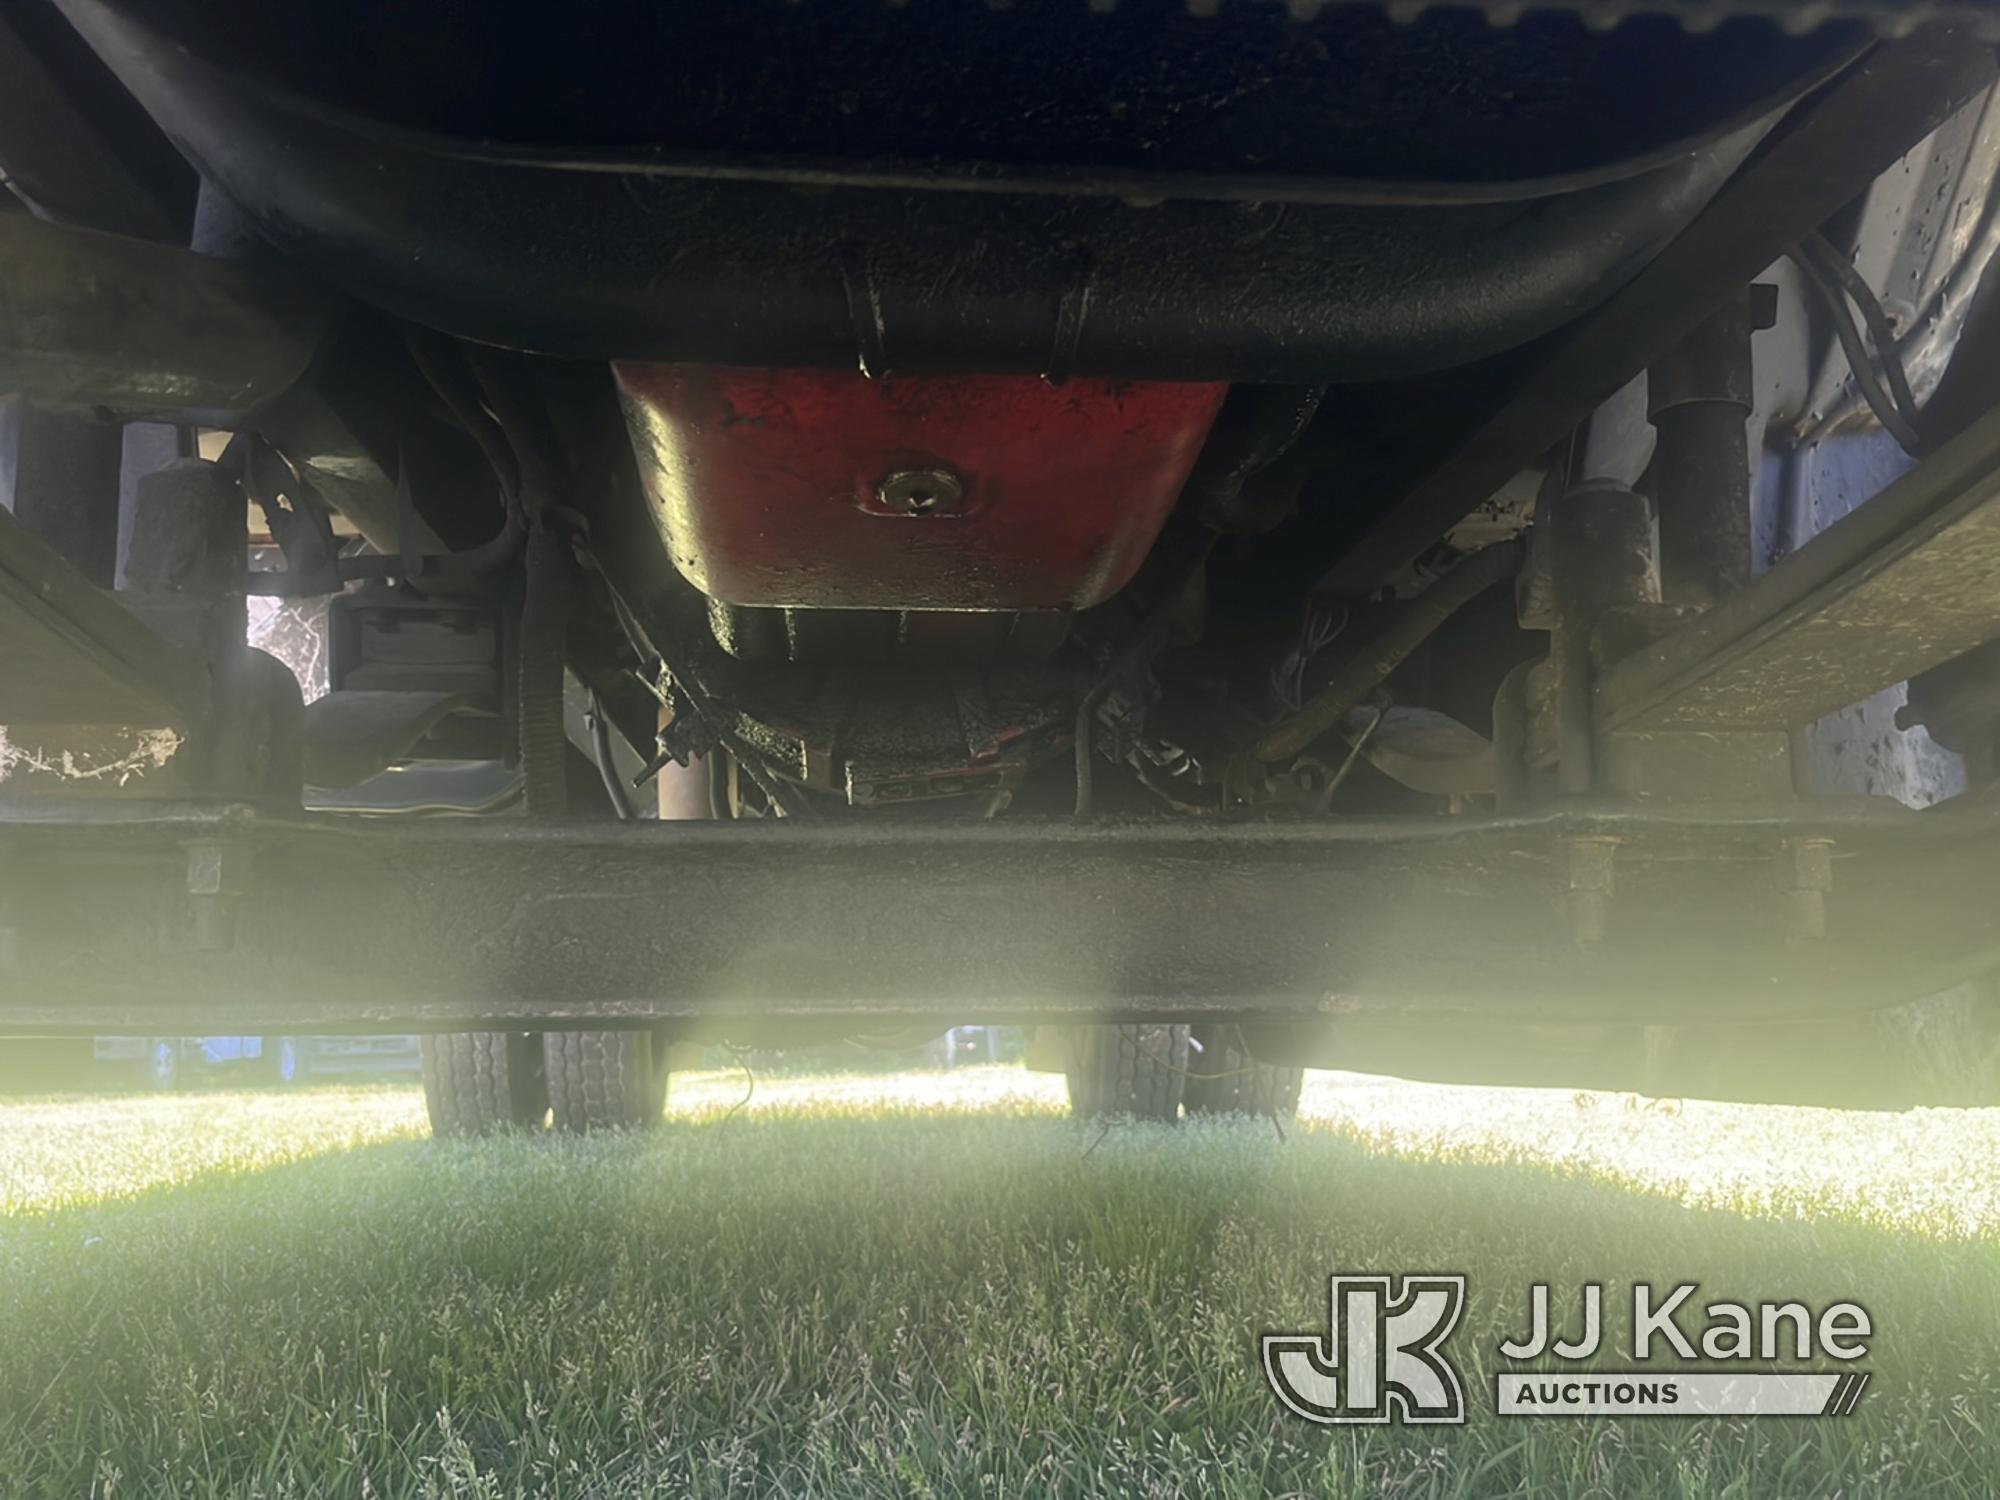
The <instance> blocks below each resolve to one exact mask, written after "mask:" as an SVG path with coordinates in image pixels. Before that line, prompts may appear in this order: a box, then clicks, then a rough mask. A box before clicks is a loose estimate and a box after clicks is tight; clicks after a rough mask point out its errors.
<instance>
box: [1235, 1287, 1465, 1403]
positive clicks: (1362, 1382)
mask: <svg viewBox="0 0 2000 1500" xmlns="http://www.w3.org/2000/svg"><path fill="white" fill-rule="evenodd" d="M1397 1279H1398V1278H1393V1277H1389V1276H1336V1277H1334V1278H1333V1280H1332V1286H1331V1290H1332V1293H1333V1316H1332V1324H1331V1326H1330V1328H1329V1329H1328V1331H1327V1332H1326V1333H1325V1334H1323V1335H1319V1336H1313V1335H1309V1334H1287V1333H1267V1334H1265V1335H1264V1339H1263V1353H1264V1378H1265V1379H1266V1380H1268V1381H1270V1382H1271V1389H1272V1390H1274V1391H1276V1392H1277V1393H1278V1399H1279V1400H1280V1401H1282V1402H1284V1403H1285V1405H1286V1407H1287V1408H1288V1409H1290V1410H1291V1411H1294V1412H1297V1413H1298V1414H1299V1415H1300V1416H1302V1417H1304V1418H1305V1419H1306V1420H1307V1421H1308V1422H1326V1423H1334V1422H1450V1423H1462V1422H1464V1421H1465V1390H1464V1387H1462V1386H1461V1385H1460V1384H1459V1380H1458V1371H1456V1370H1454V1369H1453V1368H1452V1367H1451V1362H1450V1361H1449V1360H1447V1359H1446V1358H1445V1357H1444V1355H1442V1354H1441V1353H1439V1352H1438V1350H1439V1346H1440V1345H1442V1344H1443V1343H1444V1341H1445V1340H1446V1339H1447V1338H1448V1337H1450V1335H1451V1331H1452V1329H1454V1328H1456V1327H1457V1326H1458V1320H1459V1318H1460V1316H1461V1315H1463V1313H1464V1312H1465V1278H1464V1277H1463V1276H1404V1277H1401V1278H1400V1281H1401V1289H1400V1291H1399V1290H1398V1289H1397V1286H1396V1281H1397Z"/></svg>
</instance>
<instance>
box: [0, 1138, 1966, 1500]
mask: <svg viewBox="0 0 2000 1500" xmlns="http://www.w3.org/2000/svg"><path fill="white" fill-rule="evenodd" d="M1095 1134H1096V1132H1095V1131H1094V1130H1090V1129H1086V1128H1080V1127H1075V1126H1071V1125H1068V1124H1067V1123H1064V1122H1059V1121H1054V1120H1050V1119H1048V1118H1046V1117H1045V1116H1042V1117H1036V1116H1034V1115H1032V1114H1025V1113H1024V1114H1019V1115H1014V1116H1004V1115H1003V1116H982V1115H977V1114H947V1115H944V1116H940V1117H937V1118H931V1119H925V1118H912V1117H903V1118H890V1119H884V1118H878V1117H873V1116H870V1115H867V1114H861V1113H852V1114H834V1115H830V1116H819V1117H814V1116H811V1115H809V1114H806V1113H804V1112H799V1113H794V1112H790V1111H777V1112H772V1113H768V1114H746V1115H743V1116H740V1117H737V1118H735V1119H732V1120H730V1121H729V1122H728V1123H726V1124H721V1123H717V1122H715V1121H712V1120H711V1121H706V1122H699V1123H697V1122H690V1121H687V1120H674V1121H670V1122H669V1123H668V1125H667V1126H666V1127H665V1128H664V1129H663V1130H661V1131H659V1132H657V1133H656V1134H653V1135H649V1136H639V1137H633V1136H628V1137H598V1138H590V1139H569V1138H561V1137H537V1138H525V1137H522V1138H510V1139H501V1140H495V1141H490V1142H475V1143H434V1142H429V1141H421V1140H407V1141H396V1142H389V1143H384V1144H380V1145H374V1146H366V1147H361V1148H358V1149H355V1150H351V1151H347V1152H341V1153H337V1154H330V1155H325V1156H320V1157H315V1158H312V1159H309V1160H304V1161H298V1162H294V1163H290V1164H286V1165H281V1166H274V1167H270V1168H267V1169H263V1170H255V1171H247V1172H238V1173H229V1172H217V1173H213V1174H210V1175H207V1176H204V1177H202V1178H200V1179H199V1180H196V1181H194V1182H191V1183H188V1184H186V1185H184V1186H179V1187H172V1188H157V1189H153V1190H149V1191H145V1192H142V1193H140V1194H138V1195H136V1196H133V1197H131V1198H128V1199H125V1200H122V1201H118V1202H107V1203H103V1204H97V1205H92V1206H86V1207H78V1208H70V1209H64V1210H61V1211H58V1212H53V1213H49V1214H46V1215H42V1216H38V1217H31V1218H22V1219H17V1220H16V1221H14V1222H11V1223H9V1224H7V1225H5V1226H4V1227H0V1264H4V1265H5V1266H6V1267H7V1268H8V1272H9V1282H10V1293H11V1295H10V1297H9V1299H8V1300H7V1301H6V1303H5V1304H4V1305H0V1348H5V1349H6V1350H7V1352H8V1358H7V1359H6V1360H5V1361H4V1362H0V1492H4V1493H6V1494H8V1495H10V1496H12V1495H16V1494H24V1495H25V1494H31V1493H50V1494H55V1493H63V1494H79V1493H86V1492H88V1489H89V1486H90V1485H91V1484H92V1483H93V1482H95V1481H96V1479H97V1478H98V1477H100V1476H99V1474H98V1471H99V1470H101V1469H102V1467H103V1466H104V1465H105V1464H109V1465H111V1466H112V1467H115V1468H117V1469H119V1470H120V1471H121V1472H123V1473H124V1474H126V1475H127V1476H130V1475H133V1474H137V1473H141V1472H145V1473H154V1472H163V1473H177V1474H180V1475H182V1476H183V1477H185V1478H186V1479H187V1481H188V1487H189V1488H190V1489H191V1490H193V1492H195V1493H238V1492H243V1493H248V1492H251V1491H253V1490H255V1489H257V1488H259V1487H262V1488H263V1489H265V1490H267V1491H276V1490H279V1489H281V1488H282V1486H281V1485H280V1484H279V1481H280V1480H285V1481H287V1482H293V1483H295V1484H301V1485H302V1492H303V1493H309V1494H314V1495H318V1494H334V1493H355V1494H359V1493H362V1487H361V1478H362V1476H366V1479H367V1485H368V1492H369V1493H372V1494H375V1495H391V1494H399V1493H418V1492H420V1491H421V1489H422V1487H423V1485H425V1484H430V1485H432V1487H433V1488H440V1489H443V1490H446V1491H450V1490H452V1489H454V1488H456V1489H459V1490H464V1491H466V1492H472V1493H477V1492H479V1491H478V1488H477V1484H478V1483H481V1482H490V1484H491V1487H492V1488H491V1492H492V1493H496V1494H513V1493H528V1494H535V1493H555V1492H567V1493H590V1494H623V1493H634V1494H637V1493H647V1492H649V1491H650V1489H651V1488H652V1487H653V1486H655V1485H660V1486H665V1485H667V1484H668V1482H669V1480H672V1482H673V1487H672V1492H673V1493H677V1494H682V1493H691V1494H704V1493H717V1494H723V1493H732V1492H735V1493H757V1492H766V1491H769V1490H771V1489H774V1488H789V1489H792V1490H794V1491H810V1492H813V1493H822V1494H824V1493H869V1494H879V1493H890V1492H921V1491H925V1490H929V1491H932V1492H938V1493H958V1492H964V1493H980V1492H983V1493H993V1492H995V1490H996V1489H997V1490H998V1491H999V1492H1002V1493H1022V1492H1030V1493H1066V1494H1067V1493H1078V1494H1085V1493H1107V1494H1130V1493H1137V1492H1142V1491H1147V1490H1151V1491H1154V1492H1158V1493H1214V1494H1245V1495H1248V1494H1262V1493H1266V1492H1267V1491H1271V1490H1276V1491H1282V1490H1284V1489H1286V1488H1292V1489H1298V1490H1310V1491H1312V1492H1315V1493H1319V1492H1328V1493H1346V1492H1353V1493H1362V1492H1374V1491H1376V1490H1380V1489H1384V1488H1387V1489H1393V1490H1397V1491H1399V1492H1404V1493H1438V1494H1489V1493H1505V1492H1508V1491H1510V1490H1511V1491H1520V1492H1532V1493H1584V1492H1588V1491H1593V1490H1594V1491H1595V1492H1598V1493H1614V1494H1618V1495H1621V1496H1622V1495H1647V1494H1683V1493H1690V1492H1693V1493H1709V1492H1713V1491H1715V1490H1718V1489H1722V1488H1724V1487H1726V1486H1727V1485H1730V1484H1739V1485H1746V1486H1747V1492H1748V1493H1756V1494H1793V1493H1797V1494H1806V1493H1823V1492H1829V1491H1831V1490H1835V1489H1842V1488H1844V1489H1846V1490H1847V1491H1848V1492H1854V1491H1856V1490H1867V1489H1871V1488H1877V1487H1881V1486H1884V1485H1891V1484H1893V1487H1894V1488H1896V1489H1897V1490H1899V1491H1900V1492H1904V1493H1915V1492H1918V1491H1919V1490H1922V1489H1926V1488H1928V1489H1929V1490H1930V1491H1932V1492H1937V1493H1953V1494H1957V1493H1963V1494H1982V1495H1983V1494H1990V1493H1993V1492H1994V1491H1995V1489H1996V1488H2000V1483H1996V1481H2000V1471H1996V1469H1995V1467H1994V1466H1995V1462H1996V1461H1995V1459H1994V1458H1993V1456H1992V1452H1993V1450H1992V1446H1991V1444H1990V1443H1989V1442H1987V1441H1985V1440H1984V1438H1983V1437H1982V1432H1981V1426H1980V1424H1981V1423H1982V1422H1983V1421H1984V1420H1985V1418H1984V1416H1983V1415H1982V1414H1983V1413H1985V1412H1988V1411H1991V1410H1992V1409H1993V1408H1994V1405H1995V1400H1994V1398H1995V1395H1996V1392H1995V1390H1994V1389H1993V1375H1992V1372H1993V1371H1995V1370H1996V1369H2000V1305H1996V1299H2000V1275H1996V1270H2000V1262H1996V1251H1995V1249H1994V1247H1992V1246H1991V1245H1989V1244H1983V1243H1974V1242H1967V1243H1938V1242H1934V1241H1928V1240H1924V1239H1922V1238H1919V1237H1917V1236H1914V1235H1910V1234H1904V1233H1897V1232H1893V1231H1890V1230H1885V1229H1883V1228H1880V1227H1875V1226H1871V1225H1868V1224H1866V1223H1856V1222H1853V1221H1850V1220H1844V1219H1841V1218H1839V1217H1837V1216H1836V1217H1828V1218H1825V1219H1820V1220H1796V1219H1794V1220H1773V1219H1769V1218H1761V1217H1758V1216H1756V1215H1755V1214H1754V1213H1749V1214H1746V1213H1732V1212H1727V1211H1722V1210H1716V1209H1710V1210H1702V1211H1696V1210H1690V1209H1687V1208H1684V1207H1682V1206H1680V1205H1678V1204H1676V1203H1673V1202H1670V1201H1665V1200H1663V1199H1661V1198H1658V1197H1651V1196H1645V1195H1640V1194H1635V1193H1632V1192H1630V1191H1628V1190H1625V1189H1623V1188H1620V1187H1618V1186H1616V1185H1608V1184H1606V1183H1604V1182H1602V1181H1600V1180H1597V1179H1594V1178H1592V1177H1590V1176H1589V1175H1588V1174H1586V1173H1582V1172H1574V1171H1572V1172H1564V1171H1552V1170H1549V1169H1546V1168H1534V1167H1527V1166H1493V1165H1458V1164H1452V1163H1439V1162H1411V1161H1402V1160H1397V1159H1395V1158H1393V1157H1388V1156H1383V1155H1380V1154H1375V1153H1373V1152H1370V1151H1367V1150H1364V1149H1362V1148H1361V1147H1359V1146H1357V1145H1356V1144H1355V1143H1353V1142H1352V1141H1349V1140H1347V1139H1344V1138H1343V1137H1341V1136H1339V1135H1337V1134H1334V1133H1331V1132H1327V1131H1320V1130H1314V1131H1304V1132H1296V1133H1295V1134H1294V1135H1293V1137H1292V1139H1291V1140H1290V1141H1289V1142H1288V1143H1285V1144H1282V1145H1281V1144H1279V1143H1278V1142H1277V1141H1276V1140H1275V1139H1274V1138H1273V1137H1272V1135H1271V1133H1270V1131H1269V1128H1268V1126H1266V1125H1263V1124H1261V1123H1257V1122H1252V1123H1250V1124H1246V1125H1238V1126H1219V1127H1206V1126H1204V1127H1190V1128H1183V1129H1181V1130H1179V1131H1169V1130H1163V1129H1158V1128H1147V1127H1139V1126H1126V1127H1121V1128H1119V1129H1116V1130H1113V1131H1112V1132H1110V1133H1109V1135H1107V1136H1106V1137H1105V1138H1104V1140H1103V1141H1102V1143H1101V1144H1100V1145H1098V1146H1097V1148H1096V1149H1095V1150H1094V1151H1093V1152H1091V1153H1090V1154H1089V1155H1088V1156H1087V1157H1086V1155H1085V1151H1086V1148H1087V1147H1089V1146H1090V1144H1091V1142H1092V1140H1093V1139H1094V1137H1095ZM1336 1270H1339V1271H1364V1270H1366V1271H1463V1272H1465V1273H1466V1274H1467V1275H1468V1276H1469V1277H1470V1278H1471V1299H1470V1302H1471V1305H1470V1309H1469V1312H1468V1316H1467V1319H1466V1321H1465V1323H1464V1325H1463V1326H1462V1327H1461V1328H1460V1330H1459V1331H1458V1333H1457V1334H1455V1335H1454V1338H1453V1342H1452V1351H1453V1353H1454V1356H1455V1357H1456V1358H1457V1359H1458V1360H1459V1362H1460V1363H1461V1366H1462V1367H1463V1368H1464V1370H1465V1373H1466V1375H1467V1378H1468V1386H1469V1389H1470V1390H1471V1392H1472V1393H1473V1396H1474V1401H1475V1410H1474V1416H1473V1422H1472V1425H1471V1426H1469V1427H1467V1428H1465V1429H1461V1430H1452V1431H1440V1430H1436V1429H1428V1430H1421V1431H1397V1430H1371V1431H1368V1432H1354V1431H1345V1432H1341V1433H1338V1434H1328V1433H1326V1432H1324V1431H1321V1430H1318V1429H1314V1428H1311V1427H1309V1426H1307V1425H1306V1424H1303V1423H1300V1422H1297V1421H1295V1420H1294V1419H1291V1418H1288V1417H1285V1416H1283V1415H1281V1414H1280V1413H1279V1411H1278V1409H1277V1406H1276V1404H1275V1402H1274V1401H1273V1399H1272V1397H1271V1396H1270V1394H1269V1392H1268V1391H1267V1390H1266V1389H1265V1388H1264V1386H1263V1384H1262V1381H1261V1378H1260V1376H1259V1375H1258V1373H1257V1369H1256V1365H1255V1354H1254V1350H1255V1338H1256V1335H1257V1334H1258V1333H1259V1332H1261V1331H1265V1330H1270V1329H1301V1330H1303V1329H1314V1328H1318V1327H1323V1326H1324V1319H1325V1284H1326V1277H1327V1275H1328V1274H1329V1273H1331V1272H1333V1271H1336ZM1585 1280H1600V1281H1604V1282H1606V1283H1608V1284H1609V1285H1608V1286H1607V1305H1608V1306H1616V1305H1618V1304H1619V1303H1621V1302H1622V1303H1624V1304H1625V1305H1627V1306H1629V1296H1628V1294H1627V1293H1626V1292H1625V1290H1624V1289H1625V1288H1626V1287H1627V1286H1629V1284H1630V1283H1632V1282H1634V1281H1639V1280H1647V1281H1652V1282H1655V1283H1669V1284H1672V1283H1678V1282H1683V1281H1696V1282H1699V1283H1701V1286H1702V1293H1701V1294H1700V1295H1699V1297H1698V1300H1699V1301H1707V1300H1710V1298H1711V1296H1713V1297H1727V1298H1730V1299H1731V1300H1743V1301H1754V1300H1757V1299H1759V1298H1763V1297H1772V1298H1784V1299H1798V1300H1803V1301H1806V1302H1808V1303H1811V1304H1813V1305H1815V1306H1820V1305H1824V1304H1825V1303H1828V1302H1832V1301H1838V1300H1858V1301H1861V1302H1862V1303H1864V1304H1865V1305H1866V1306H1867V1307H1868V1308H1869V1309H1870V1311H1871V1313H1872V1314H1873V1315H1874V1318H1875V1326H1876V1329H1877V1334H1876V1337H1875V1341H1874V1346H1873V1351H1872V1356H1871V1359H1870V1360H1869V1362H1868V1368H1870V1369H1871V1370H1872V1371H1873V1372H1874V1375H1875V1379H1874V1383H1873V1386H1872V1388H1871V1392H1870V1396H1869V1399H1868V1401H1867V1402H1866V1403H1864V1406H1863V1408H1862V1410H1861V1412H1860V1413H1859V1414H1858V1415H1857V1416H1855V1417H1853V1418H1849V1419H1847V1420H1846V1421H1845V1422H1844V1423H1838V1424H1836V1423H1787V1422H1764V1423H1761V1424H1755V1423H1743V1422H1740V1421H1738V1422H1703V1423H1694V1424H1689V1423H1660V1422H1654V1423H1647V1422H1645V1421H1632V1422H1629V1423H1623V1424H1620V1423H1606V1422H1595V1423H1586V1422H1562V1421H1555V1420H1551V1421H1547V1422H1543V1423H1537V1424H1517V1423H1513V1422H1507V1421H1501V1420H1499V1419H1497V1418H1495V1417H1493V1416H1492V1415H1491V1412H1490V1409H1489V1406H1488V1403H1489V1402H1490V1399H1491V1378H1490V1375H1491V1367H1492V1362H1493V1357H1492V1350H1493V1348H1494V1345H1495V1344H1496V1342H1497V1341H1498V1340H1499V1339H1500V1338H1502V1337H1506V1336H1510V1335H1514V1334H1518V1333H1519V1332H1520V1331H1521V1330H1522V1329H1523V1328H1525V1326H1526V1321H1527V1320H1526V1311H1525V1310H1526V1298H1527V1287H1528V1285H1529V1284H1530V1283H1531V1282H1534V1281H1548V1282H1552V1283H1554V1284H1555V1285H1556V1286H1557V1287H1558V1292H1557V1306H1558V1308H1559V1310H1565V1311H1566V1310H1567V1309H1568V1308H1569V1307H1572V1306H1573V1303H1572V1302H1571V1301H1570V1300H1569V1296H1570V1295H1573V1292H1571V1291H1570V1289H1573V1288H1574V1287H1575V1286H1576V1285H1577V1284H1578V1283H1579V1282H1582V1281H1585ZM1566 1293H1567V1294H1568V1295H1566ZM1609 1331H1610V1332H1611V1334H1612V1336H1613V1337H1614V1338H1615V1337H1618V1336H1619V1333H1618V1329H1617V1328H1616V1327H1615V1326H1614V1327H1613V1328H1612V1329H1611V1330H1609ZM1627 1352H1629V1351H1623V1350H1621V1351H1619V1352H1618V1354H1617V1355H1607V1357H1606V1358H1605V1361H1604V1363H1605V1364H1606V1365H1607V1366H1620V1365H1625V1364H1628V1363H1629V1361H1628V1360H1626V1359H1625V1358H1623V1357H1622V1356H1623V1355H1624V1354H1625V1353H1627ZM468 1476H470V1477H469V1478H468ZM565 1476H567V1478H565ZM446 1480H449V1481H450V1482H449V1483H445V1482H444V1481H446ZM305 1481H309V1482H305ZM204 1486H206V1488H204ZM100 1488H101V1485H100Z"/></svg>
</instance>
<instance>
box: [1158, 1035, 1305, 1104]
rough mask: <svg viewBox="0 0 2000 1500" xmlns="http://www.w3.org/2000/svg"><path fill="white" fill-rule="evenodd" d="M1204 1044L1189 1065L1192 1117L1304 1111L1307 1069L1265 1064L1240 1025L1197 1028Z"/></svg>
mask: <svg viewBox="0 0 2000 1500" xmlns="http://www.w3.org/2000/svg"><path fill="white" fill-rule="evenodd" d="M1192 1030H1193V1034H1194V1040H1195V1041H1197V1042H1199V1043H1200V1044H1201V1045H1200V1047H1199V1049H1196V1050H1194V1053H1193V1059H1192V1061H1190V1062H1189V1063H1188V1071H1189V1074H1190V1076H1189V1078H1188V1081H1187V1095H1186V1104H1187V1112H1188V1113H1189V1114H1191V1115H1276V1116H1277V1117H1278V1118H1279V1119H1281V1120H1289V1119H1291V1118H1292V1117H1293V1116H1294V1115H1296V1114H1297V1113H1298V1112H1299V1090H1300V1088H1301V1087H1302V1086H1303V1085H1304V1083H1305V1076H1306V1070H1305V1069H1304V1068H1284V1067H1278V1066H1276V1065H1274V1064H1271V1063H1260V1062H1258V1061H1257V1060H1256V1059H1255V1058H1253V1057H1251V1056H1250V1054H1249V1053H1248V1052H1246V1051H1245V1050H1244V1049H1243V1038H1242V1035H1241V1033H1240V1032H1239V1031H1238V1030H1237V1028H1236V1027H1234V1026H1228V1025H1218V1026H1196V1027H1194V1028H1192Z"/></svg>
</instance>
